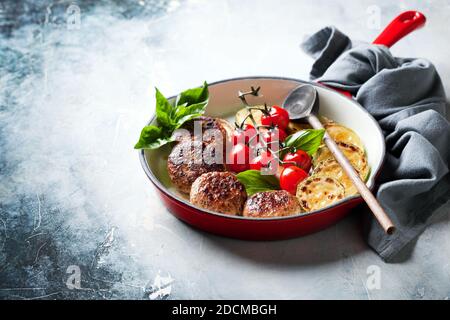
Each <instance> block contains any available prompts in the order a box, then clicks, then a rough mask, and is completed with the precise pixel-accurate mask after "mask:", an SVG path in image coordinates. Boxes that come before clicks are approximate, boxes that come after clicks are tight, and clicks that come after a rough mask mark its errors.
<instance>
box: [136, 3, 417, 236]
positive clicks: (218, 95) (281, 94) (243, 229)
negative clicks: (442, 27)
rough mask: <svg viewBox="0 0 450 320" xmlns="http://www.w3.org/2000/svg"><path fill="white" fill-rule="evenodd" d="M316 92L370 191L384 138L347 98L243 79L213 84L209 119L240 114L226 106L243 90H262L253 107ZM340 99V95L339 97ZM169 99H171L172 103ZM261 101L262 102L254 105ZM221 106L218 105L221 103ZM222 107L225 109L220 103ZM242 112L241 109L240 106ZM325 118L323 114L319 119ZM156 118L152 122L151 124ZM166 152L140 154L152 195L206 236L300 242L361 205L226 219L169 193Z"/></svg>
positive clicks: (290, 82) (410, 25)
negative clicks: (360, 147)
mask: <svg viewBox="0 0 450 320" xmlns="http://www.w3.org/2000/svg"><path fill="white" fill-rule="evenodd" d="M424 23H425V17H424V16H423V15H422V14H421V13H419V12H416V11H408V12H405V13H403V14H401V15H400V16H398V17H397V18H396V19H394V21H393V22H392V23H391V24H390V25H389V26H388V27H387V28H386V29H385V31H384V32H383V33H382V34H381V35H380V36H379V37H378V38H377V40H376V41H375V42H374V43H375V44H382V45H386V46H391V45H393V44H394V43H395V42H396V41H398V40H399V39H401V38H402V37H403V36H405V35H406V34H408V33H410V32H412V31H413V30H415V29H417V28H419V27H421V26H423V25H424ZM305 83H308V84H311V85H314V86H316V88H317V90H318V92H319V96H320V103H321V105H320V110H321V112H320V114H321V115H325V116H328V117H329V118H331V119H333V120H335V121H337V122H338V123H341V124H343V125H345V126H347V127H350V128H351V129H353V130H354V131H356V132H357V134H358V135H359V136H360V137H361V139H362V140H363V143H364V145H365V146H366V149H367V151H368V158H369V163H370V164H371V170H372V171H371V175H370V178H369V180H368V182H367V184H368V186H369V188H371V189H373V188H374V185H375V179H376V177H377V176H378V174H379V173H380V170H381V167H382V165H383V161H384V158H385V144H384V136H383V133H382V131H381V129H380V127H379V126H378V123H377V122H376V121H375V119H373V117H372V116H371V115H370V114H369V113H368V112H367V111H366V110H365V109H364V108H363V107H362V106H360V105H359V104H358V103H357V102H356V101H355V100H354V99H352V98H351V97H348V94H345V95H341V94H339V93H337V92H336V91H335V90H333V89H330V88H326V87H324V86H323V85H321V84H315V83H309V82H305V81H302V80H298V79H292V78H283V77H243V78H234V79H228V80H223V81H218V82H214V83H211V84H210V85H209V89H210V103H209V105H208V109H211V110H210V112H208V109H207V112H206V113H207V114H209V115H211V116H221V117H224V115H228V116H232V114H233V113H234V112H235V111H237V110H238V109H239V107H240V106H241V105H240V102H239V99H237V98H236V99H235V100H236V103H235V104H234V102H230V101H228V100H227V99H230V98H229V97H236V93H237V91H238V90H246V89H248V88H249V87H250V86H255V87H257V86H261V87H262V89H261V93H262V94H263V95H264V96H263V97H262V98H252V99H255V101H252V100H251V99H250V100H249V102H250V103H251V104H252V102H253V103H254V104H257V103H264V102H267V103H268V104H281V102H282V101H283V99H284V98H285V97H286V96H287V93H288V92H289V91H290V90H292V89H294V88H295V87H297V86H299V85H301V84H305ZM341 93H342V92H341ZM171 99H174V97H172V98H171ZM258 99H262V100H258ZM221 101H222V102H221ZM224 101H226V103H224ZM241 107H242V106H241ZM322 112H324V113H322ZM154 121H155V117H153V119H152V120H151V121H150V123H153V122H154ZM169 151H170V150H169V149H167V148H166V150H152V151H145V150H141V151H140V153H139V157H140V161H141V164H142V167H143V169H144V171H145V173H146V175H147V176H148V178H149V179H150V181H151V182H152V183H153V184H154V186H155V187H156V190H157V192H158V194H159V196H160V198H161V200H162V201H163V202H164V204H165V205H166V206H167V208H168V210H169V211H170V212H171V213H172V214H173V215H175V216H176V217H177V218H179V219H180V220H182V221H184V222H186V223H188V224H190V225H192V226H194V227H196V228H198V229H201V230H204V231H207V232H211V233H214V234H218V235H222V236H227V237H232V238H238V239H245V240H280V239H288V238H294V237H299V236H303V235H307V234H311V233H314V232H317V231H319V230H322V229H325V228H327V227H329V226H331V225H333V224H335V223H337V222H338V221H339V220H341V219H343V218H344V217H345V216H346V215H348V214H349V213H350V211H351V209H352V208H354V207H355V206H356V205H358V204H359V203H361V202H362V199H361V197H360V196H353V197H350V198H346V199H344V200H342V201H340V202H337V203H335V204H334V205H332V206H329V207H327V208H324V209H321V210H317V211H314V212H310V213H307V214H302V215H296V216H289V217H278V218H269V219H255V218H246V217H239V216H228V215H224V214H220V213H217V212H212V211H209V210H204V209H201V208H197V207H195V206H193V205H192V204H191V203H189V201H188V200H187V199H186V198H183V197H182V196H180V194H178V193H177V192H176V191H174V189H173V188H171V187H170V182H168V178H167V177H164V176H167V172H166V171H167V169H166V166H165V163H166V160H167V154H168V152H169Z"/></svg>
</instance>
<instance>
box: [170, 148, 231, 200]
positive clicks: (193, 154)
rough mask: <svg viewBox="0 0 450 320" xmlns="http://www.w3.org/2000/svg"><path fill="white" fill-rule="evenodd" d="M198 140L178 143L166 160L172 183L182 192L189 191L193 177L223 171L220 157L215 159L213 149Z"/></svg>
mask: <svg viewBox="0 0 450 320" xmlns="http://www.w3.org/2000/svg"><path fill="white" fill-rule="evenodd" d="M210 147H211V145H207V144H205V143H202V142H200V141H191V140H186V141H182V142H180V143H178V144H177V145H176V146H175V147H174V148H173V149H172V152H171V153H170V155H169V159H168V160H167V172H168V173H169V177H170V179H171V180H172V183H173V184H174V185H175V186H176V187H177V188H178V189H179V190H180V191H181V192H184V193H188V194H189V192H190V191H191V186H192V184H193V183H194V181H195V179H197V178H198V177H200V176H201V175H202V174H204V173H207V172H215V171H224V170H225V167H224V164H223V160H222V159H218V161H216V160H215V157H214V153H215V149H214V148H210Z"/></svg>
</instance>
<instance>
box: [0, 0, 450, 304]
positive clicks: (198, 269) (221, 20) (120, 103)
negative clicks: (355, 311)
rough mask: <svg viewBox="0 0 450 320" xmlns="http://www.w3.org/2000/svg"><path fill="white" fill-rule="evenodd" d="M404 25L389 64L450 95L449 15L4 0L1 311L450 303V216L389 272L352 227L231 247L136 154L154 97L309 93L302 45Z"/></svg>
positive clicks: (369, 6)
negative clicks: (224, 83) (424, 76)
mask: <svg viewBox="0 0 450 320" xmlns="http://www.w3.org/2000/svg"><path fill="white" fill-rule="evenodd" d="M374 4H376V5H375V6H374ZM411 8H414V9H420V10H422V11H423V12H424V13H425V14H426V15H427V16H428V18H429V22H428V25H427V27H426V28H425V29H423V30H421V31H419V32H418V33H416V34H414V35H411V36H410V37H408V38H407V39H404V40H403V41H402V43H400V44H399V45H397V46H396V47H395V48H393V52H394V53H395V54H397V55H401V56H423V57H426V58H429V59H431V60H432V61H433V62H434V63H435V64H436V65H437V68H438V70H439V72H440V73H441V76H442V77H443V81H444V84H445V86H446V89H447V92H450V90H449V89H450V62H449V60H448V57H449V54H448V52H449V51H450V45H449V42H448V34H449V29H448V21H449V20H450V2H449V1H437V0H433V1H431V0H430V1H418V0H416V1H387V0H382V1H371V0H370V1H368V0H363V1H344V0H339V1H325V0H316V1H313V2H311V1H306V0H301V1H266V0H262V1H256V0H252V1H237V0H217V1H206V0H189V1H176V0H160V1H157V0H151V1H150V0H141V1H138V0H136V1H131V0H128V1H81V0H80V1H54V2H52V1H43V0H42V1H31V0H28V1H5V0H2V1H1V2H0V298H2V299H64V298H66V299H70V298H75V299H88V298H92V299H109V298H124V299H177V298H185V299H191V298H216V299H220V298H238V299H241V298H242V299H243V298H247V299H261V298H264V299H267V298H269V299H270V298H273V299H295V298H298V299H303V298H311V299H328V298H338V299H346V298H350V299H383V298H386V299H402V298H406V299H448V297H449V296H450V233H449V231H450V223H449V210H450V209H449V208H450V206H447V207H444V208H442V210H441V214H440V216H439V218H437V219H436V221H435V222H434V223H433V225H432V226H430V227H429V228H428V229H427V231H426V232H425V233H424V234H423V235H422V236H421V237H420V238H419V239H418V240H417V241H416V242H415V243H414V244H413V245H411V246H410V247H409V248H407V250H405V252H404V253H402V255H401V256H400V257H399V259H398V262H397V263H393V264H385V263H383V262H382V261H381V260H380V259H379V258H378V256H376V255H375V254H374V253H373V252H372V251H371V250H370V249H369V248H368V247H367V245H366V244H365V243H364V240H363V237H362V235H361V228H360V215H359V213H358V212H357V211H356V212H354V214H353V215H352V216H351V217H349V218H348V219H345V220H344V221H342V222H341V223H339V224H338V225H336V226H334V227H331V228H329V229H327V230H325V231H323V232H320V233H317V234H314V235H311V236H308V237H304V238H300V239H295V240H289V241H281V242H262V243H253V242H243V241H237V240H231V239H225V238H220V237H216V236H212V235H209V234H205V233H202V232H199V231H196V230H194V229H192V228H190V227H188V226H187V225H185V224H183V223H181V222H180V221H178V220H177V219H175V218H174V217H172V216H171V215H170V214H169V213H168V212H167V210H166V208H165V207H164V206H163V204H162V203H161V202H160V201H159V199H158V198H157V196H156V192H155V190H154V189H153V187H152V186H151V185H150V182H149V181H148V180H147V178H146V177H145V175H144V173H143V171H142V169H141V167H140V164H139V161H138V156H137V152H136V151H135V150H133V145H134V143H135V141H136V139H137V137H138V135H139V131H140V129H141V127H142V126H143V125H144V124H145V123H146V121H147V120H148V119H149V118H150V116H151V113H152V112H153V108H154V100H153V99H154V98H153V94H154V92H153V87H154V86H158V88H160V89H161V90H162V92H163V93H165V94H167V95H171V94H175V93H177V92H178V91H180V90H182V89H185V88H187V87H192V86H197V85H200V84H201V83H202V81H203V80H207V81H209V82H211V81H216V80H220V79H224V78H230V77H236V76H245V75H278V76H289V77H296V78H302V79H307V77H308V71H309V69H310V66H311V63H312V61H311V60H310V59H309V58H307V57H306V56H305V55H304V54H303V53H302V52H301V50H300V49H299V43H300V42H301V40H302V39H303V37H304V36H305V35H307V34H311V33H312V32H314V31H316V30H318V29H319V28H321V27H322V26H325V25H336V26H337V27H338V28H340V29H341V30H342V31H344V32H346V33H348V34H349V35H351V36H352V37H354V38H357V39H361V40H366V41H370V40H371V39H373V38H374V37H375V36H376V35H377V33H379V32H380V30H381V27H382V26H383V25H385V24H386V23H387V22H389V20H390V19H392V18H393V17H394V16H395V15H396V14H398V13H399V12H400V11H403V10H406V9H411Z"/></svg>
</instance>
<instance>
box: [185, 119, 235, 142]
mask: <svg viewBox="0 0 450 320" xmlns="http://www.w3.org/2000/svg"><path fill="white" fill-rule="evenodd" d="M195 124H200V125H201V129H202V130H201V133H202V139H203V142H206V143H211V142H217V139H218V138H220V139H221V140H220V142H221V143H222V145H223V146H225V143H226V139H227V134H229V131H230V128H229V127H230V124H229V123H227V122H226V121H224V120H223V119H218V118H211V117H206V116H201V117H198V118H195V119H193V120H191V121H189V122H187V123H186V124H184V125H183V127H182V128H183V129H186V130H187V131H189V133H190V134H191V136H190V137H189V136H182V137H181V139H178V140H185V139H194V140H200V139H199V137H197V136H194V134H196V133H197V132H194V128H197V127H195ZM197 130H198V129H197Z"/></svg>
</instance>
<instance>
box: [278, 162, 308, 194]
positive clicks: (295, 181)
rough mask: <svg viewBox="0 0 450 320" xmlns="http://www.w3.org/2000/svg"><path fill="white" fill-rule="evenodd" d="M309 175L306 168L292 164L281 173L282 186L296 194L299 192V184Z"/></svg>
mask: <svg viewBox="0 0 450 320" xmlns="http://www.w3.org/2000/svg"><path fill="white" fill-rule="evenodd" d="M307 177H308V174H307V173H306V172H305V170H303V169H300V168H299V167H296V166H290V167H287V168H284V169H283V171H282V172H281V175H280V187H281V189H283V190H286V191H287V192H289V193H291V194H293V195H295V194H296V193H297V186H298V185H299V183H300V182H302V181H303V180H305V179H306V178H307Z"/></svg>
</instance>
